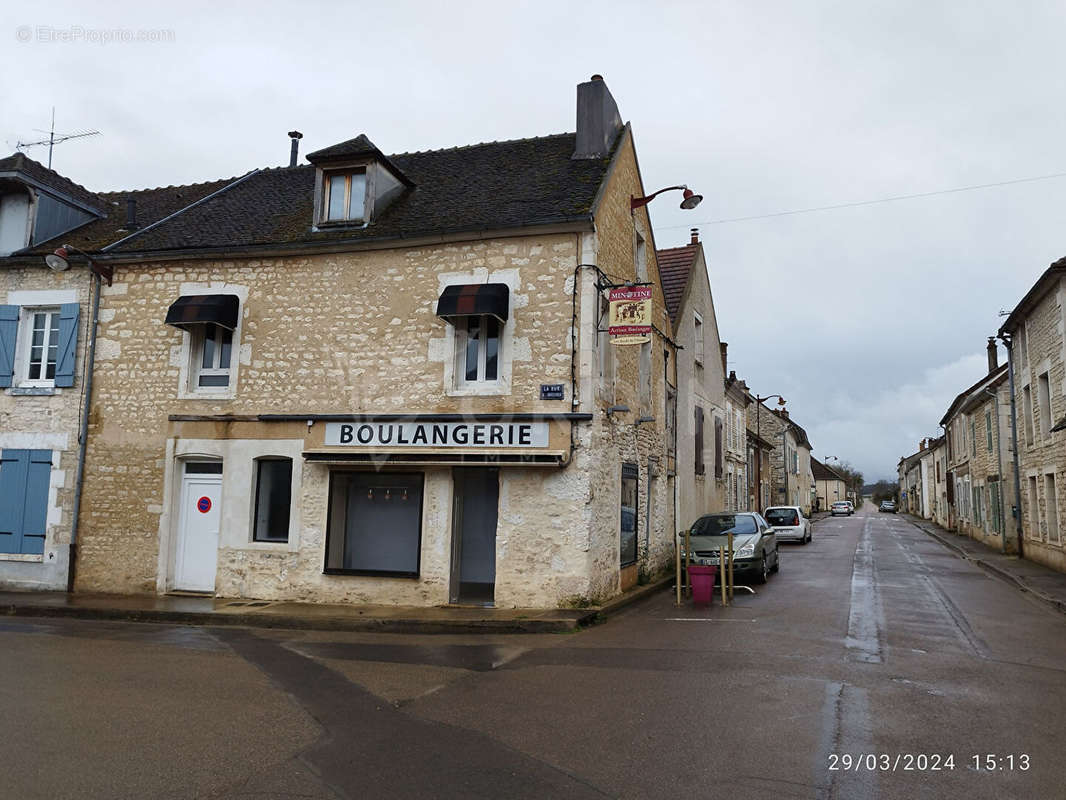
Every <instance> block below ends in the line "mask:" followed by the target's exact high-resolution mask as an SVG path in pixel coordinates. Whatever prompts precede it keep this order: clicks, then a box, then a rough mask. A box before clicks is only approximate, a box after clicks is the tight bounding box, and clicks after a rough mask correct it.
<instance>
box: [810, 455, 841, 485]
mask: <svg viewBox="0 0 1066 800" xmlns="http://www.w3.org/2000/svg"><path fill="white" fill-rule="evenodd" d="M811 472H813V473H814V479H815V480H816V481H844V482H847V478H845V477H844V476H843V475H841V474H839V473H838V472H835V471H834V470H833V468H832V467H827V466H826V465H825V464H823V463H822V462H821V461H819V460H818V459H817V458H815V457H814V456H811Z"/></svg>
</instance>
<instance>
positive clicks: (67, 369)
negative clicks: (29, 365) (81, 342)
mask: <svg viewBox="0 0 1066 800" xmlns="http://www.w3.org/2000/svg"><path fill="white" fill-rule="evenodd" d="M80 309H81V307H80V306H79V305H78V304H77V303H64V304H63V305H61V306H60V307H59V349H58V352H57V353H56V381H55V385H56V386H73V385H74V356H75V354H76V353H77V351H78V312H79V311H80Z"/></svg>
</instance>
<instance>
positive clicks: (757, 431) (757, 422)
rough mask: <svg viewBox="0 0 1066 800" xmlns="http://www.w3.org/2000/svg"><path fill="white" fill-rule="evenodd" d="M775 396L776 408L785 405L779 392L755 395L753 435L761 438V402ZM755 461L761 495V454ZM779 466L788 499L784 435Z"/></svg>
mask: <svg viewBox="0 0 1066 800" xmlns="http://www.w3.org/2000/svg"><path fill="white" fill-rule="evenodd" d="M775 397H776V398H777V405H778V408H784V407H785V403H787V402H788V401H787V400H785V398H783V397H782V396H781V395H779V394H768V395H766V396H765V397H760V396H759V395H755V435H756V436H757V437H758V438H759V439H762V404H763V402H764V401H766V400H771V399H773V398H775ZM760 449H761V448H760ZM756 463H757V465H758V469H756V470H755V472H756V482H757V483H758V484H759V494H760V495H761V494H762V455H760V456H759V458H758V461H757V462H756ZM781 467H782V470H781V471H782V472H783V473H784V475H785V500H788V472H787V471H786V470H787V465H786V464H785V440H784V437H782V439H781ZM760 499H761V498H760ZM771 499H772V498H771Z"/></svg>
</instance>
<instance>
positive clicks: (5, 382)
mask: <svg viewBox="0 0 1066 800" xmlns="http://www.w3.org/2000/svg"><path fill="white" fill-rule="evenodd" d="M18 329H19V307H18V306H0V388H4V387H7V386H10V385H11V382H12V380H13V379H14V376H15V335H16V334H17V333H18Z"/></svg>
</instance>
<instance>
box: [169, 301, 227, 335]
mask: <svg viewBox="0 0 1066 800" xmlns="http://www.w3.org/2000/svg"><path fill="white" fill-rule="evenodd" d="M240 304H241V301H240V298H238V297H237V295H235V294H192V295H185V296H183V297H179V298H178V299H177V300H175V301H174V302H173V303H171V304H170V308H168V309H167V318H166V324H167V325H173V326H175V327H177V328H184V329H186V330H188V328H189V326H190V325H208V324H214V325H220V326H221V327H223V328H227V329H228V330H231V331H232V330H234V329H236V327H237V312H238V310H239V308H240Z"/></svg>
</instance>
